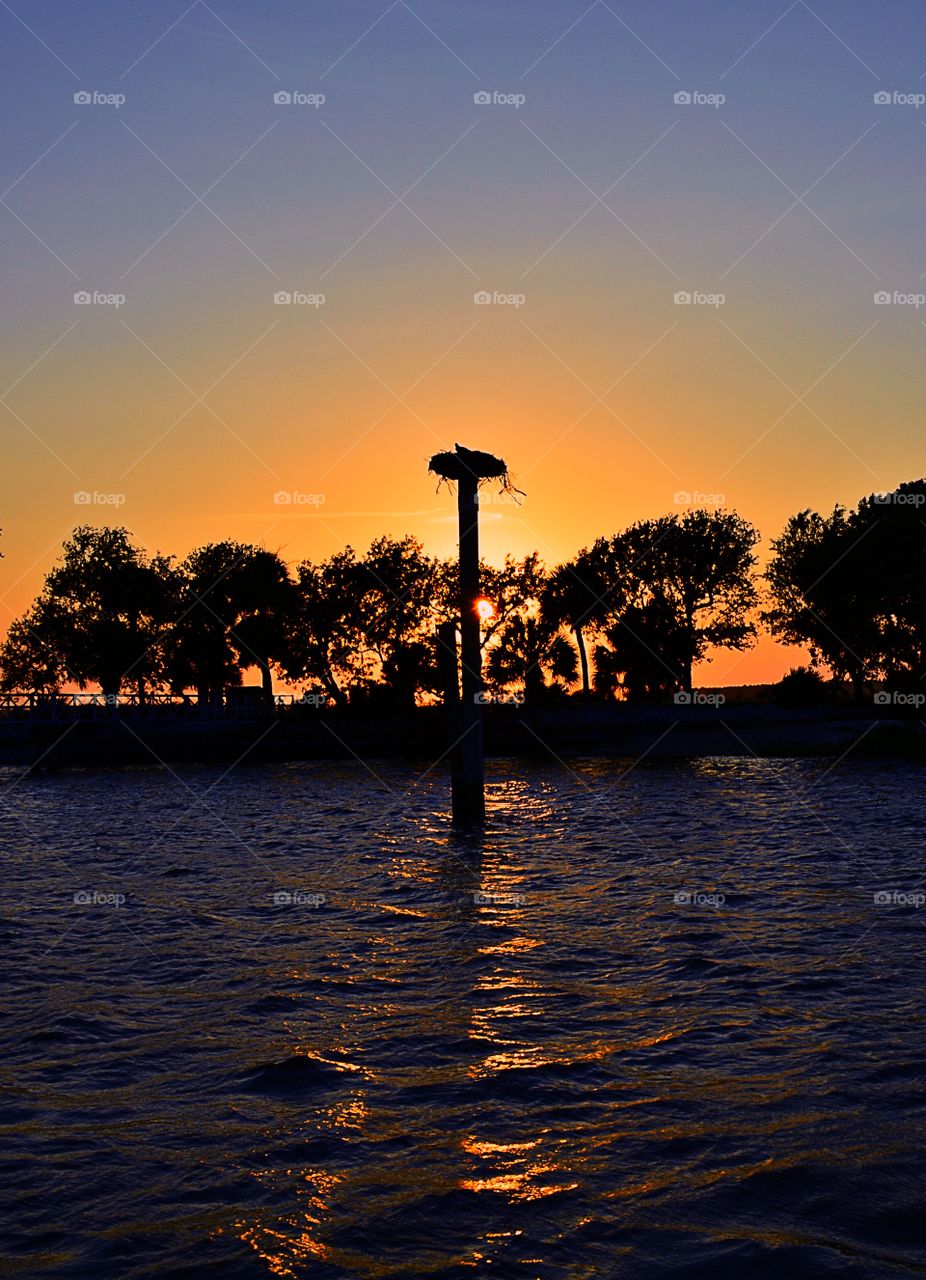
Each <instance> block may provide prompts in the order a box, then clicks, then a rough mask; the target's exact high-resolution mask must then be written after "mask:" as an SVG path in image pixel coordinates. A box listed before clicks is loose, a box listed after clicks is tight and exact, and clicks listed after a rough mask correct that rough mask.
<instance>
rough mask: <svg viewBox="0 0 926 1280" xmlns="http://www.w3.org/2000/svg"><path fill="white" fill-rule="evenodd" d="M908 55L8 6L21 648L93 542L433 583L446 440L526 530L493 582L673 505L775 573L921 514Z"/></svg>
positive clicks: (500, 26)
mask: <svg viewBox="0 0 926 1280" xmlns="http://www.w3.org/2000/svg"><path fill="white" fill-rule="evenodd" d="M922 36H923V20H922V12H921V4H918V3H915V2H914V0H903V2H897V3H888V4H885V5H874V4H871V3H870V2H863V0H839V3H835V2H834V0H815V3H814V4H812V5H808V4H805V3H804V2H803V0H797V2H796V3H794V4H789V2H788V0H776V2H775V3H771V2H768V3H766V0H753V2H751V3H749V4H744V3H743V2H742V0H729V2H717V0H708V2H706V3H701V4H697V5H696V4H693V3H691V0H678V2H676V3H668V2H664V0H655V2H654V0H632V2H629V0H621V2H620V3H613V4H612V3H604V2H603V0H597V2H596V3H593V4H591V5H590V6H589V5H588V4H586V3H585V0H578V2H577V3H573V2H572V0H504V2H501V0H413V3H411V4H407V3H405V0H396V3H393V4H391V5H390V4H389V3H388V0H377V2H376V3H373V2H372V0H336V2H334V0H329V2H328V3H315V4H306V3H304V2H302V0H264V2H259V0H214V3H210V4H206V3H204V2H203V0H196V3H194V4H192V5H189V6H188V5H187V3H186V0H177V3H173V0H158V2H157V3H154V4H151V3H149V4H139V3H130V4H127V3H126V2H125V0H111V2H103V0H92V3H81V4H75V3H74V2H73V0H13V3H12V4H6V3H2V2H0V48H2V50H3V64H4V74H3V77H2V80H0V96H2V98H3V101H4V107H5V111H6V118H7V119H8V120H11V121H14V122H15V124H14V126H13V127H11V128H8V129H7V130H5V132H4V135H3V140H2V143H0V146H2V169H0V191H2V192H3V195H2V203H0V254H2V298H3V307H2V320H0V323H2V326H3V329H2V341H0V392H2V400H0V410H2V413H0V420H2V422H3V432H4V436H3V439H4V468H3V481H4V483H3V494H2V496H3V502H2V510H0V525H2V528H3V536H2V540H0V549H2V551H3V553H4V556H5V559H4V560H3V561H2V562H0V595H2V597H3V601H4V610H3V613H2V616H0V628H5V626H6V624H7V623H8V622H9V620H10V619H11V618H12V617H13V616H15V615H16V614H18V613H21V612H22V611H23V610H24V608H25V607H26V606H27V605H28V603H29V601H30V600H31V599H32V597H33V596H34V595H35V593H36V592H37V591H38V589H39V587H40V585H41V582H42V578H43V575H44V573H45V572H47V570H48V569H49V567H50V566H51V564H52V563H53V562H54V560H55V558H56V555H57V553H58V551H59V549H60V544H61V542H62V540H63V538H65V537H66V536H67V535H68V533H69V532H70V530H71V529H72V528H73V527H74V526H75V525H76V524H78V523H87V522H89V523H99V524H112V523H117V524H124V525H125V526H127V527H128V528H129V529H130V530H131V531H132V532H133V534H134V535H135V537H136V539H137V540H138V541H139V542H140V543H141V544H143V545H144V546H146V547H147V548H149V549H150V550H152V551H153V550H160V551H164V552H167V553H174V554H177V555H181V556H182V555H184V554H186V552H187V551H188V550H189V549H190V548H191V547H193V546H195V545H198V544H201V543H203V542H207V541H210V540H216V539H219V538H223V537H234V538H238V539H241V540H245V541H254V542H258V543H262V544H264V545H266V546H268V547H271V548H273V549H275V550H280V551H281V552H282V554H283V555H284V556H285V557H286V558H287V559H288V560H290V561H292V562H296V561H298V560H300V559H302V558H305V557H307V556H308V557H323V556H325V555H327V554H329V553H330V552H332V551H334V550H335V549H337V548H338V547H340V546H342V545H343V544H344V543H346V542H350V543H351V544H352V545H353V546H355V547H358V548H363V547H365V546H366V545H367V544H368V543H369V541H370V540H371V539H372V538H373V537H374V536H376V535H378V534H381V533H388V534H392V535H397V536H398V535H402V534H405V533H414V534H417V535H418V536H420V537H421V538H422V539H423V540H424V542H425V543H426V545H427V546H428V547H429V548H430V549H431V550H434V551H437V552H441V553H448V552H450V551H451V550H452V549H453V547H454V545H455V529H454V523H453V518H452V504H451V501H450V499H449V498H448V496H447V494H446V493H435V488H434V481H433V477H430V476H428V474H427V470H426V468H427V458H428V456H429V455H430V454H432V453H434V452H436V451H437V450H438V449H441V448H447V447H452V446H453V442H454V441H457V440H459V441H461V442H462V443H465V444H468V445H470V446H473V447H477V448H484V449H489V450H491V451H492V452H495V453H498V454H501V455H502V456H504V457H505V458H506V459H507V461H508V462H509V464H510V466H511V469H512V472H513V476H514V479H515V482H516V483H517V485H518V487H519V488H521V489H523V490H525V491H526V494H527V497H526V500H525V502H524V504H523V505H522V506H521V507H514V506H512V505H510V504H508V503H503V502H500V501H497V500H493V497H492V495H491V491H489V493H487V496H486V504H485V509H484V513H483V544H484V552H485V554H486V556H487V557H488V558H489V559H496V560H498V559H501V557H502V556H503V555H504V553H505V552H506V551H511V552H514V553H516V554H523V553H525V552H527V551H530V550H533V549H534V548H537V549H539V550H540V552H541V554H542V555H543V556H544V558H545V559H546V560H547V561H548V562H549V563H551V564H552V563H555V562H557V561H558V560H561V559H565V558H567V557H569V556H571V555H572V554H573V553H574V552H575V551H576V550H577V549H578V548H579V547H580V546H582V545H584V544H587V543H589V542H590V541H592V540H593V539H594V538H595V537H596V536H598V535H600V534H609V533H613V532H615V531H616V530H618V529H619V528H621V527H623V526H625V525H626V524H628V523H630V522H632V521H634V520H637V519H641V518H644V517H649V516H656V515H659V514H662V513H664V512H667V511H673V510H681V509H682V503H683V502H684V496H683V495H684V494H686V493H687V494H691V495H693V497H694V498H695V499H697V498H698V496H699V495H706V497H705V498H704V499H703V500H704V501H708V502H709V503H710V504H712V505H713V503H714V502H722V503H724V504H725V505H726V506H728V507H732V508H735V509H736V510H738V511H739V512H740V513H741V514H742V515H744V516H746V517H748V518H749V519H751V520H752V521H753V522H754V523H755V524H756V525H757V526H758V528H759V529H760V531H761V533H762V535H763V544H762V553H763V556H764V555H765V554H767V551H768V545H769V542H770V540H771V539H772V538H773V537H775V536H776V535H777V534H778V533H779V532H780V531H781V528H782V526H783V525H784V522H785V520H786V519H787V517H788V516H789V515H790V514H791V513H793V512H794V511H796V510H799V509H801V508H803V507H807V506H812V507H816V508H818V509H823V510H826V509H829V508H831V507H832V505H833V504H834V503H835V502H837V501H839V502H843V503H847V504H853V503H854V502H855V501H856V500H857V499H858V498H859V497H860V496H862V495H864V494H867V493H871V492H873V491H878V490H884V489H890V488H893V487H894V486H895V485H896V484H898V483H899V482H901V481H903V480H907V479H912V478H914V477H918V476H920V475H922V474H923V473H924V471H926V467H924V464H923V459H922V445H921V437H922V402H923V392H924V389H926V361H924V359H923V355H924V347H926V329H924V324H926V298H917V297H916V295H922V294H924V293H926V278H924V272H926V245H924V240H923V227H924V213H926V198H924V197H926V189H924V175H926V98H924V101H923V102H922V103H919V102H918V98H917V96H916V95H920V96H922V95H924V94H926V79H924V78H923V76H924V73H926V45H924V41H923V38H922ZM81 94H83V95H90V98H91V101H89V102H81V101H75V95H81ZM280 94H286V95H290V96H291V97H294V98H297V99H298V97H299V95H303V96H311V95H316V101H317V95H324V99H325V100H324V102H323V103H321V104H320V105H313V103H312V102H302V101H298V100H297V101H292V102H288V103H278V102H276V101H275V95H280ZM679 94H682V95H684V94H688V95H694V96H697V95H701V96H702V97H708V98H709V97H710V96H711V95H724V96H725V99H726V100H725V101H724V102H722V103H721V104H719V105H716V99H715V100H714V101H691V102H684V101H681V102H676V100H675V99H676V95H679ZM113 95H118V96H119V97H123V98H124V101H123V102H121V103H119V102H118V101H112V100H110V99H111V98H112V96H113ZM477 95H488V97H489V99H490V101H489V102H488V103H485V102H480V101H477ZM876 95H882V97H883V96H884V95H887V96H888V97H889V99H890V101H888V102H883V101H882V102H878V101H877V100H876ZM898 95H899V96H898ZM512 99H514V100H512ZM522 99H523V101H522ZM908 99H909V100H908ZM280 292H286V293H289V294H294V293H295V294H298V295H305V296H311V295H316V296H317V295H324V302H323V303H322V304H321V305H318V306H315V305H311V304H308V303H304V302H295V303H292V304H289V305H285V304H280V303H277V302H275V295H277V294H278V293H280ZM882 292H884V293H886V294H887V295H888V296H889V302H888V303H887V304H883V303H881V304H879V303H878V302H876V295H877V294H878V293H882ZM80 293H88V294H90V295H91V298H94V297H95V299H96V300H95V301H91V302H90V303H89V304H86V303H80V302H75V295H78V294H80ZM480 293H484V294H488V295H489V297H490V299H491V301H490V302H488V303H477V301H476V300H475V298H476V295H477V294H480ZM678 293H689V294H697V295H700V297H701V299H702V300H701V301H700V302H694V303H691V304H689V305H682V304H679V303H677V302H676V300H675V298H676V294H678ZM114 295H115V296H116V297H117V299H118V296H119V295H124V298H125V302H124V304H122V305H114V304H113V303H112V302H111V301H106V300H105V299H106V298H112V297H113V296H114ZM716 295H722V297H723V299H724V301H723V302H722V303H721V304H720V305H711V304H710V303H709V302H707V301H705V300H704V299H705V298H707V297H714V300H715V301H718V299H717V298H716ZM281 492H282V493H284V494H288V495H295V500H294V501H292V502H290V503H279V502H277V501H275V496H276V495H278V494H280V493H281ZM75 494H89V495H90V496H91V499H92V500H91V501H90V502H89V503H87V502H77V501H75ZM307 495H308V496H309V497H313V496H314V497H316V501H315V502H314V503H312V502H309V501H305V500H304V499H305V498H306V496H307ZM795 660H796V655H795V653H794V652H787V651H785V650H782V649H781V648H779V647H778V646H776V645H774V644H773V643H772V642H771V641H770V640H768V639H765V640H763V641H762V642H761V643H760V645H759V646H758V647H757V648H756V649H755V650H753V651H752V652H751V653H749V654H746V655H735V654H734V655H729V654H721V655H720V656H719V657H717V658H716V660H715V661H714V662H713V663H712V664H710V666H709V667H702V668H701V670H700V671H699V673H698V678H699V679H700V680H701V681H702V682H706V683H712V684H713V683H716V684H726V683H744V682H752V681H760V680H765V679H771V678H777V677H778V676H780V675H781V674H782V673H783V672H784V670H786V669H787V667H788V666H789V665H792V664H793V662H794V661H795Z"/></svg>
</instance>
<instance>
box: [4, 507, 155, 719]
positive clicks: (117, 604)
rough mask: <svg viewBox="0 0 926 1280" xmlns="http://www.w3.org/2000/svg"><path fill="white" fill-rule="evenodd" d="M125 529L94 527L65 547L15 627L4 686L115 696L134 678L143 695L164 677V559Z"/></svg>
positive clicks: (74, 536) (78, 532) (6, 651)
mask: <svg viewBox="0 0 926 1280" xmlns="http://www.w3.org/2000/svg"><path fill="white" fill-rule="evenodd" d="M130 536H131V535H130V534H129V533H128V531H127V530H126V529H111V528H101V529H96V528H93V527H91V526H88V525H84V526H81V527H79V528H77V529H75V530H74V532H73V534H72V535H71V537H70V538H68V540H67V541H66V542H65V543H64V547H63V555H62V560H61V563H60V564H58V565H56V566H55V568H53V569H52V570H51V572H50V573H49V574H48V575H47V577H46V579H45V585H44V587H43V590H42V592H41V594H40V596H39V598H38V599H37V601H36V602H35V604H34V605H33V606H32V608H31V609H30V610H29V612H28V613H27V614H26V615H25V616H24V617H23V618H22V619H20V620H19V621H18V622H17V623H14V625H13V626H12V627H11V628H10V634H9V636H8V638H7V642H6V645H5V646H4V649H3V653H2V665H3V668H4V671H5V682H6V683H7V684H10V683H14V682H16V683H18V682H19V681H24V682H27V683H28V686H29V687H34V688H42V687H44V688H51V687H57V685H58V684H60V683H61V682H62V681H63V680H64V679H69V680H72V681H73V682H74V683H76V684H77V685H79V686H80V687H81V688H85V687H86V686H87V685H88V684H98V685H99V686H100V688H101V689H102V691H103V693H104V694H105V695H107V696H108V697H114V696H116V695H117V694H118V693H119V692H120V691H121V689H122V686H123V684H124V683H126V682H127V681H131V682H133V683H134V684H135V686H136V689H137V691H138V693H139V696H140V697H142V698H143V697H144V696H145V691H146V688H147V682H148V681H149V680H151V679H157V677H158V662H159V640H160V637H161V634H162V631H163V628H164V626H165V624H166V621H167V615H168V596H167V592H166V590H165V587H164V576H163V568H164V564H165V562H164V561H163V560H162V559H161V558H157V557H156V558H155V559H154V560H149V559H148V558H147V557H146V556H145V555H144V553H143V552H141V551H140V550H139V549H138V548H137V547H135V546H133V544H132V542H131V541H130Z"/></svg>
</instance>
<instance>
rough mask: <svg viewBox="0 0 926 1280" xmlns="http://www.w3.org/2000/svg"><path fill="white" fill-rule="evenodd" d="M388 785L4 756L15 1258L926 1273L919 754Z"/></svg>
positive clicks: (233, 1267)
mask: <svg viewBox="0 0 926 1280" xmlns="http://www.w3.org/2000/svg"><path fill="white" fill-rule="evenodd" d="M374 770H375V772H370V771H368V770H367V769H365V768H363V767H361V766H360V765H357V766H356V767H339V766H336V765H330V764H325V765H303V764H300V765H294V766H290V767H267V768H254V769H251V770H247V771H244V770H239V771H237V772H235V773H233V774H229V775H227V776H226V775H223V773H222V771H221V769H182V770H177V771H176V773H173V774H171V773H164V772H157V771H126V772H111V773H95V772H88V773H71V774H63V775H60V776H58V777H53V778H34V779H25V780H20V781H17V775H16V774H14V773H8V774H6V775H4V776H3V777H2V778H0V793H3V794H2V798H3V803H2V805H0V835H2V851H3V860H4V872H5V886H6V892H5V895H4V896H5V906H6V910H5V914H4V935H5V936H4V940H3V951H2V955H3V965H4V969H5V972H6V981H5V988H6V993H5V994H6V999H5V1001H4V1010H5V1011H4V1016H3V1023H2V1025H3V1046H2V1055H0V1076H2V1081H3V1086H4V1090H3V1092H4V1104H3V1109H2V1130H0V1132H2V1135H3V1140H2V1155H0V1200H2V1202H3V1203H4V1205H5V1207H6V1208H5V1222H4V1229H3V1255H4V1257H5V1258H6V1262H5V1264H3V1265H2V1268H0V1269H2V1270H3V1271H4V1272H5V1273H6V1274H13V1275H23V1276H29V1277H30V1278H31V1277H46V1276H55V1277H75V1276H91V1277H96V1278H104V1277H119V1278H120V1280H123V1278H128V1280H141V1278H143V1277H145V1278H146V1277H153V1276H158V1277H164V1276H167V1277H193V1278H195V1277H207V1276H209V1277H212V1276H215V1277H220V1276H221V1277H228V1278H229V1280H236V1278H237V1277H261V1276H282V1277H299V1276H313V1277H319V1278H320V1280H334V1278H335V1277H402V1278H403V1280H404V1278H406V1277H408V1278H411V1277H441V1278H442V1280H444V1278H455V1277H471V1276H482V1275H487V1276H488V1275H498V1276H505V1277H508V1276H512V1277H515V1276H517V1277H524V1280H535V1278H538V1280H558V1278H560V1277H569V1278H570V1280H573V1278H575V1280H578V1278H580V1277H581V1278H584V1277H612V1276H615V1277H616V1276H620V1277H631V1278H634V1277H657V1276H659V1277H661V1276H667V1275H668V1276H679V1277H711V1280H724V1278H725V1277H731V1278H732V1277H736V1278H737V1280H740V1277H746V1276H749V1277H775V1278H776V1280H777V1278H778V1277H787V1278H788V1280H799V1278H800V1277H805V1276H806V1277H820V1276H824V1277H826V1276H831V1275H832V1276H852V1277H856V1276H859V1277H881V1276H884V1277H898V1276H907V1275H923V1274H924V1273H926V1261H924V1259H926V1248H924V1246H926V1227H924V1213H923V1205H922V1197H923V1190H924V1181H926V1179H924V1164H923V1156H922V1154H921V1152H922V1146H923V1138H924V1125H923V1117H924V1086H923V1054H924V1049H926V1034H924V1015H923V1011H922V995H923V958H924V942H926V931H924V922H926V905H924V906H917V905H916V902H917V899H916V898H912V899H911V898H907V899H904V898H902V897H901V898H895V897H893V896H891V900H890V901H889V902H888V903H887V904H886V905H876V904H875V902H874V895H875V894H877V893H882V894H884V893H887V894H889V895H895V894H898V893H899V894H915V893H916V892H918V891H919V888H918V887H919V886H920V885H921V883H922V879H923V872H922V848H923V840H922V836H923V814H924V806H923V795H924V785H923V776H924V775H923V773H922V770H921V769H920V768H918V767H914V766H909V767H908V766H903V765H901V766H894V765H891V766H886V765H877V764H872V765H859V766H853V767H851V768H848V767H842V768H838V769H831V767H830V765H829V764H825V763H822V762H806V761H802V762H797V761H781V760H777V761H768V760H763V761H750V760H705V761H698V762H686V763H678V764H671V765H665V766H662V765H654V766H650V767H648V766H646V765H643V766H640V767H637V768H635V769H633V770H631V771H626V770H625V768H624V767H623V766H621V765H620V763H615V762H609V763H606V764H604V763H597V762H581V763H578V764H574V765H570V766H569V767H568V768H560V767H551V768H550V769H544V768H542V767H537V766H533V765H532V766H531V767H529V768H526V767H522V766H521V765H518V764H511V763H508V762H494V764H493V765H492V766H491V772H490V780H491V781H490V804H491V821H490V826H489V829H488V831H487V833H486V835H485V836H484V838H482V839H477V838H475V837H469V838H465V837H460V836H456V837H454V836H451V835H449V834H448V827H447V805H446V780H445V779H444V778H443V777H436V776H435V775H433V774H431V775H427V776H425V777H424V778H423V779H422V778H418V777H417V775H416V774H415V773H413V772H411V771H407V770H403V769H400V768H398V767H395V766H393V765H382V766H380V765H378V764H377V765H375V766H374ZM75 895H77V896H78V897H79V898H80V899H82V900H81V901H77V902H75ZM685 895H688V899H689V900H688V901H684V900H680V899H684V897H685ZM120 897H121V898H124V901H121V902H120V900H119V899H120Z"/></svg>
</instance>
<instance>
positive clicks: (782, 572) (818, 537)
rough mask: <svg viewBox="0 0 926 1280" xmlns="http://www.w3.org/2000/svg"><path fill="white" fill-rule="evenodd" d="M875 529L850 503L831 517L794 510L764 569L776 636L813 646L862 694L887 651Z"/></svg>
mask: <svg viewBox="0 0 926 1280" xmlns="http://www.w3.org/2000/svg"><path fill="white" fill-rule="evenodd" d="M870 532H871V526H870V525H868V527H867V528H866V527H860V525H859V522H858V521H857V519H855V518H854V517H853V516H852V515H850V513H849V512H847V511H846V510H845V508H844V507H838V506H837V507H835V508H834V509H833V513H832V515H830V516H821V515H818V514H817V513H816V512H815V511H800V512H798V514H797V515H794V516H792V517H791V518H790V520H789V521H788V523H787V525H786V526H785V530H784V532H783V533H782V534H781V536H780V537H779V538H776V539H775V541H774V542H773V543H772V550H773V556H772V559H771V561H770V563H769V566H768V569H767V571H766V578H767V580H768V583H769V586H770V588H771V594H772V606H771V608H769V609H767V610H766V611H765V612H764V613H763V615H762V616H763V620H764V621H765V623H766V624H767V625H768V627H769V628H770V630H771V632H772V634H773V635H775V636H777V637H778V638H779V639H781V640H784V641H785V642H786V643H788V644H802V645H807V647H808V648H809V650H810V656H811V660H812V662H813V663H814V664H815V665H816V664H818V663H821V662H822V663H824V664H825V665H826V666H827V667H829V669H830V670H831V671H832V672H833V674H834V675H835V676H836V677H837V678H838V679H848V680H849V681H850V682H851V684H852V688H853V690H854V692H855V695H856V697H857V698H861V697H862V696H863V695H864V691H865V684H866V681H868V680H869V679H871V678H873V677H874V675H875V674H876V672H877V669H878V665H879V659H880V656H881V650H882V635H881V627H880V626H879V624H878V620H877V618H876V616H875V612H876V611H875V609H874V608H873V606H874V604H875V591H874V589H873V585H872V581H871V567H870V566H871V560H870V554H869V552H870V548H869V547H866V546H865V542H866V538H867V535H868V534H870Z"/></svg>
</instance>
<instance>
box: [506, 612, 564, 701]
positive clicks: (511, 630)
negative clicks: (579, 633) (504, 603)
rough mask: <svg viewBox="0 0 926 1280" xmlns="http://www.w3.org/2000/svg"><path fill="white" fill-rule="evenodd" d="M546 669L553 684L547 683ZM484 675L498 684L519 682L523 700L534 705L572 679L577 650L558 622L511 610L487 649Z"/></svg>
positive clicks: (507, 684)
mask: <svg viewBox="0 0 926 1280" xmlns="http://www.w3.org/2000/svg"><path fill="white" fill-rule="evenodd" d="M546 672H549V674H550V675H551V677H552V684H548V683H547V680H546V674H545V673H546ZM486 675H487V677H488V679H489V681H490V682H491V683H492V684H494V685H496V686H499V687H501V688H505V687H507V686H510V685H513V684H519V685H521V686H522V687H523V690H524V701H525V703H526V704H527V705H529V706H535V705H536V704H537V703H538V702H542V701H543V700H544V698H545V697H547V696H549V694H550V692H551V690H555V691H556V692H560V693H562V692H564V691H565V687H566V686H568V685H570V684H572V683H574V681H575V680H576V677H577V675H578V663H577V661H576V652H575V649H573V647H572V645H571V644H570V643H569V641H568V640H566V639H565V637H564V636H562V635H561V634H560V631H559V627H558V626H556V625H554V624H552V623H549V622H546V621H545V620H544V619H543V618H542V617H540V616H538V615H528V616H526V617H525V616H522V615H521V614H514V615H513V616H511V617H509V618H508V621H507V622H506V623H505V624H504V626H503V627H502V629H501V631H500V632H499V633H498V635H497V638H496V643H495V644H494V645H493V646H492V648H491V649H489V650H488V652H487V657H486Z"/></svg>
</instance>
